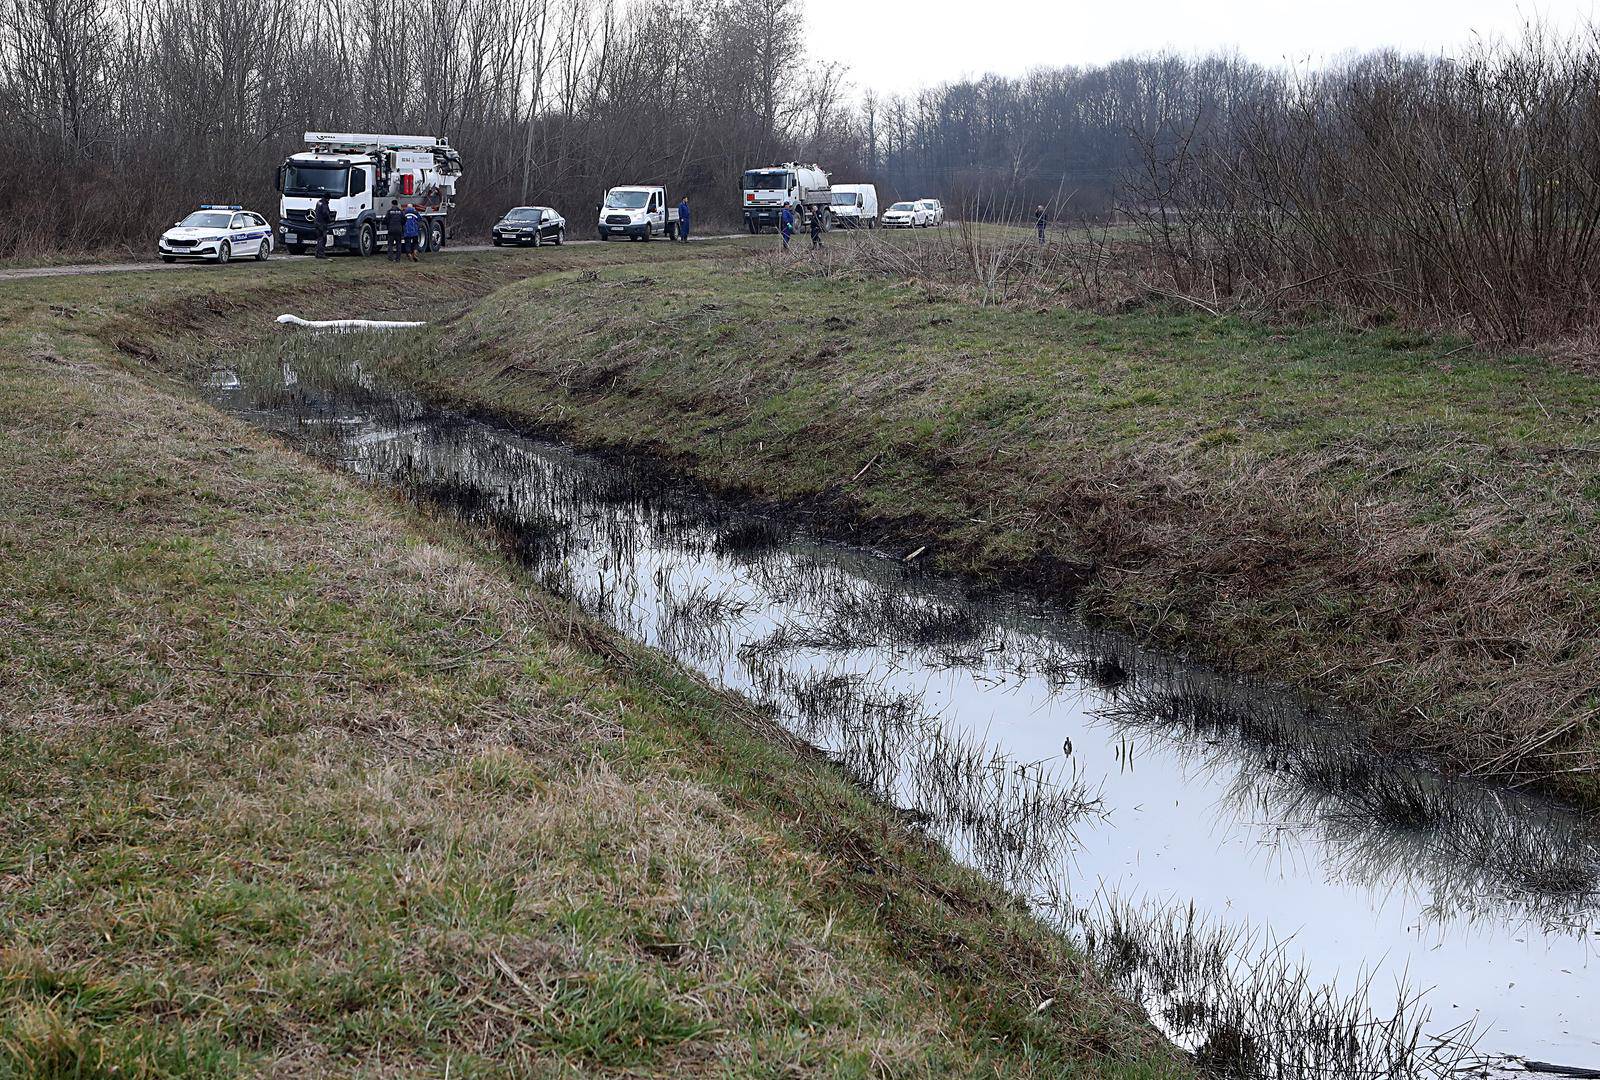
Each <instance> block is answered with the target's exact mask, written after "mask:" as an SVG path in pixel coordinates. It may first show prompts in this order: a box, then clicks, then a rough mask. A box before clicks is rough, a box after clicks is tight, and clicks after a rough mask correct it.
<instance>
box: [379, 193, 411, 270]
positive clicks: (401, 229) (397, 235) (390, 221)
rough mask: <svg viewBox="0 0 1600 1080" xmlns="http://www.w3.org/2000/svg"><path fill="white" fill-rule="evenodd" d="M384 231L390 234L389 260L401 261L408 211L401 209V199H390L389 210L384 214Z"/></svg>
mask: <svg viewBox="0 0 1600 1080" xmlns="http://www.w3.org/2000/svg"><path fill="white" fill-rule="evenodd" d="M383 231H384V232H386V233H388V234H389V261H390V262H399V261H400V248H401V246H402V245H403V244H404V243H405V235H406V212H405V211H404V210H402V209H400V200H399V199H390V200H389V212H388V213H387V214H385V215H383Z"/></svg>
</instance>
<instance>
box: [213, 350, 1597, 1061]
mask: <svg viewBox="0 0 1600 1080" xmlns="http://www.w3.org/2000/svg"><path fill="white" fill-rule="evenodd" d="M405 347H408V345H407V335H386V336H385V337H384V338H383V339H382V340H381V341H376V342H372V341H364V340H361V339H352V338H349V337H338V338H307V337H285V338H282V339H278V340H276V341H275V342H274V344H273V345H272V346H271V347H270V348H267V349H265V350H263V351H262V352H261V353H260V354H257V355H252V356H249V357H244V358H241V362H240V364H239V365H238V367H237V369H236V370H234V369H230V370H228V371H218V372H217V373H215V374H214V376H213V377H212V378H211V379H210V380H208V382H207V383H206V387H207V390H206V392H207V393H209V394H210V395H212V397H213V398H214V400H216V401H217V402H219V403H220V404H222V405H224V406H225V407H227V408H229V409H231V410H233V411H236V412H237V413H239V414H241V415H243V416H245V417H247V418H249V419H250V420H252V421H253V422H255V423H256V424H258V425H260V426H262V427H264V428H267V429H270V430H272V431H275V432H277V433H279V434H281V435H282V436H284V437H286V438H287V439H288V440H290V441H291V442H292V443H294V444H295V445H297V446H300V447H302V448H303V449H305V450H307V451H309V452H310V453H312V454H314V455H316V456H318V457H320V458H323V459H325V460H328V461H331V462H336V463H338V464H339V465H340V466H342V467H343V468H345V469H348V470H349V471H351V472H353V473H355V474H356V475H358V476H361V477H364V478H366V479H368V480H371V481H373V482H376V483H383V484H391V485H398V486H400V487H401V488H403V489H404V490H406V491H407V492H409V493H411V495H412V496H413V497H415V498H417V499H419V500H421V501H425V502H427V503H429V504H431V505H433V506H437V507H442V508H444V509H446V510H448V511H450V512H453V513H455V514H457V515H459V516H460V517H461V518H462V519H463V520H464V521H467V522H470V523H473V524H475V525H478V526H481V527H483V528H485V529H488V530H492V531H493V533H494V534H495V535H496V536H498V537H499V538H500V540H501V541H502V542H503V543H504V545H505V546H506V549H507V551H508V552H509V553H510V554H511V555H512V556H513V557H515V558H516V559H518V560H520V561H521V562H522V563H523V564H525V565H526V566H528V567H530V568H531V569H532V570H534V571H535V572H536V573H537V574H538V575H539V576H540V577H541V578H542V579H543V580H544V581H546V582H547V583H548V584H549V585H551V586H552V587H554V588H555V589H557V590H559V591H560V592H562V593H564V594H565V595H567V596H569V597H571V598H573V599H574V600H575V601H577V602H578V603H579V604H581V605H582V606H583V607H584V608H585V609H587V610H588V611H590V612H592V613H593V614H595V615H597V616H598V617H600V618H602V619H604V620H606V621H607V622H609V623H610V624H612V625H613V626H615V627H617V628H618V629H619V630H621V631H622V632H624V633H626V634H628V635H629V636H631V637H633V638H635V639H637V640H639V641H642V642H645V643H647V644H649V645H651V646H653V647H655V648H658V649H661V650H663V651H664V652H666V653H669V654H670V655H672V656H674V657H676V658H677V659H678V660H680V661H681V662H683V663H685V664H687V665H689V666H691V667H693V668H695V669H696V670H698V671H700V672H702V673H703V674H704V675H706V676H707V677H709V678H710V679H711V680H713V681H715V682H717V683H720V684H722V685H724V686H726V687H730V688H732V689H735V690H737V691H740V692H742V693H744V694H746V695H748V696H750V697H751V698H753V699H755V700H756V701H758V702H760V703H762V704H764V705H765V706H767V707H769V708H770V709H771V710H772V711H773V713H774V715H776V716H777V717H779V718H780V719H781V720H782V721H783V722H784V723H785V724H787V725H788V726H789V727H790V728H791V729H792V730H793V731H795V732H796V733H798V734H800V735H801V736H803V737H804V738H806V739H808V740H809V741H811V742H812V743H813V744H815V745H817V746H819V747H821V748H822V749H824V750H825V751H827V752H829V753H830V754H831V755H833V756H834V757H835V758H836V759H837V760H838V761H839V763H840V765H841V767H842V768H844V769H846V770H848V771H849V772H850V774H851V775H853V776H854V777H856V778H857V779H858V780H859V781H860V782H861V783H862V784H864V785H866V786H867V787H868V788H870V789H871V790H873V791H874V792H876V793H877V794H879V795H880V796H881V797H883V798H884V799H886V800H890V801H892V802H893V803H894V804H895V805H896V806H898V807H899V808H901V809H902V810H903V811H904V813H905V816H906V817H907V818H908V819H909V820H910V821H912V822H913V823H914V824H915V825H916V826H917V827H918V828H921V829H923V830H925V831H927V832H928V833H929V834H930V835H932V836H934V837H936V838H937V839H939V840H940V841H942V842H943V843H944V844H946V845H947V846H948V847H949V848H950V850H951V851H952V852H954V853H955V855H956V856H957V857H958V858H960V859H962V860H964V861H966V862H968V863H970V864H971V865H973V866H975V867H978V868H979V869H981V870H982V871H983V872H985V873H986V874H988V875H990V876H992V877H993V878H994V879H995V880H997V881H999V882H1000V883H1002V884H1003V885H1005V886H1006V887H1007V888H1009V889H1012V890H1014V891H1015V892H1017V893H1018V894H1019V895H1021V896H1022V897H1024V898H1025V899H1027V900H1028V901H1029V902H1030V903H1032V904H1033V905H1034V907H1035V910H1037V911H1039V912H1040V914H1041V915H1042V916H1043V917H1045V918H1047V919H1050V920H1053V921H1054V922H1056V924H1057V925H1059V926H1060V927H1061V928H1062V930H1063V931H1064V932H1067V933H1070V934H1072V935H1073V936H1074V937H1076V938H1077V939H1078V940H1079V941H1081V942H1082V943H1083V944H1084V945H1085V946H1086V948H1087V949H1088V950H1089V952H1090V953H1091V955H1092V956H1093V957H1094V958H1095V959H1096V961H1097V962H1098V963H1099V964H1100V966H1101V967H1102V968H1103V969H1104V970H1105V971H1106V972H1108V973H1109V974H1110V976H1111V977H1112V978H1113V979H1114V980H1115V981H1116V982H1117V983H1118V984H1119V985H1120V986H1122V987H1123V988H1124V989H1125V990H1126V991H1127V992H1128V993H1129V994H1131V995H1133V996H1134V997H1136V998H1137V999H1138V1000H1140V1001H1141V1002H1142V1003H1143V1004H1144V1005H1145V1007H1146V1008H1147V1009H1148V1011H1149V1012H1150V1013H1151V1015H1152V1017H1153V1018H1154V1019H1155V1021H1156V1022H1157V1024H1158V1025H1160V1026H1161V1027H1162V1028H1163V1029H1164V1030H1165V1031H1167V1032H1168V1034H1169V1035H1170V1036H1171V1037H1172V1038H1174V1039H1175V1040H1176V1041H1178V1042H1179V1043H1181V1044H1182V1045H1184V1046H1185V1047H1187V1048H1188V1049H1190V1050H1192V1051H1193V1052H1194V1053H1195V1054H1196V1055H1197V1056H1198V1057H1199V1058H1200V1059H1201V1060H1203V1061H1205V1062H1207V1063H1208V1064H1211V1065H1213V1066H1215V1067H1217V1068H1218V1069H1219V1070H1220V1071H1222V1072H1224V1073H1226V1074H1230V1075H1238V1076H1251V1077H1255V1076H1263V1077H1266V1076H1272V1077H1276V1076H1330V1077H1332V1076H1348V1077H1374V1076H1396V1077H1402V1076H1434V1075H1448V1074H1452V1073H1459V1072H1462V1071H1464V1070H1465V1071H1472V1072H1474V1073H1476V1072H1479V1071H1481V1070H1483V1069H1484V1068H1486V1067H1487V1065H1488V1063H1489V1062H1490V1061H1492V1060H1494V1059H1497V1058H1499V1057H1501V1056H1503V1055H1526V1056H1528V1057H1532V1058H1539V1059H1544V1060H1553V1061H1560V1062H1564V1063H1568V1064H1578V1065H1588V1066H1593V1067H1600V983H1597V980H1600V967H1597V966H1596V965H1595V963H1594V957H1595V953H1596V950H1597V947H1600V842H1597V838H1596V835H1595V833H1594V832H1593V831H1591V829H1590V828H1589V827H1588V826H1587V825H1586V824H1585V823H1584V822H1583V821H1581V820H1580V819H1579V818H1578V817H1577V816H1575V815H1574V814H1572V813H1569V812H1568V811H1566V810H1565V809H1563V808H1562V807H1560V806H1557V805H1554V804H1551V803H1549V802H1546V801H1543V800H1540V799H1537V798H1533V797H1529V796H1526V795H1520V794H1516V793H1512V792H1507V791H1504V790H1499V789H1494V788H1489V787H1485V786H1481V785H1476V784H1469V783H1464V782H1459V781H1452V780H1448V779H1444V778H1442V777H1440V776H1438V775H1436V774H1434V773H1432V772H1430V771H1429V770H1428V769H1427V768H1425V767H1423V766H1422V765H1421V764H1419V763H1416V762H1407V761H1403V760H1397V759H1395V758H1393V757H1384V756H1380V755H1377V754H1373V753H1370V752H1368V751H1367V750H1365V749H1364V748H1363V747H1362V746H1361V745H1359V743H1358V741H1357V740H1356V738H1355V737H1354V736H1353V734H1352V732H1351V729H1349V728H1348V727H1346V726H1344V725H1341V724H1340V723H1338V722H1337V721H1336V720H1335V719H1332V718H1329V717H1327V716H1323V715H1319V714H1318V713H1317V712H1316V711H1314V710H1313V709H1312V708H1310V707H1309V706H1308V705H1307V704H1306V703H1304V702H1302V701H1299V700H1296V699H1295V698H1293V697H1290V696H1286V695H1283V694H1277V693H1273V692H1271V691H1268V690H1264V689H1262V688H1260V687H1254V686H1249V685H1245V684H1243V683H1241V682H1239V681H1237V680H1234V679H1230V678H1225V677H1222V676H1220V675H1218V674H1216V673H1214V672H1211V671H1208V670H1206V669H1204V668H1201V667H1197V666H1195V665H1192V664H1188V663H1185V662H1183V661H1182V660H1180V659H1178V658H1175V657H1170V656H1164V655H1161V654H1158V653H1153V652H1151V651H1149V650H1145V649H1141V648H1137V647H1134V646H1133V645H1131V644H1130V643H1128V642H1127V641H1125V640H1122V639H1120V638H1118V637H1116V636H1114V635H1109V634H1105V633H1099V632H1096V631H1095V630H1094V629H1092V628H1090V627H1088V626H1086V625H1084V624H1083V623H1082V622H1081V621H1080V620H1078V619H1077V618H1075V617H1074V616H1073V615H1072V614H1071V613H1069V612H1066V611H1062V610H1059V609H1055V608H1052V607H1051V606H1049V605H1045V604H1041V603H1037V602H1035V601H1033V600H1031V599H1029V598H1027V597H1024V596H1009V597H1004V598H1000V599H996V598H993V597H990V598H987V599H974V598H972V597H969V596H967V595H964V594H963V592H962V591H961V589H960V588H959V586H958V585H957V584H955V583H952V582H949V581H946V580H941V579H936V578H933V577H931V576H927V575H922V574H918V573H915V572H913V571H911V570H909V569H908V568H907V567H905V566H904V565H903V564H902V563H900V562H899V561H897V560H893V559H889V558H885V557H880V556H878V555H875V554H873V553H870V552H865V551H860V550H854V549H850V548H846V547H841V546H838V545H832V544H827V543H822V542H819V541H817V540H815V539H813V538H810V537H807V536H806V535H804V533H803V532H802V531H797V530H795V529H793V528H791V527H788V526H780V525H779V524H777V523H775V522H773V521H770V520H767V519H764V518H761V517H756V516H751V515H747V514H743V513H739V512H735V511H732V510H730V509H728V508H727V507H725V506H722V505H719V504H717V503H715V502H713V501H711V500H708V499H705V498H703V497H700V496H699V495H697V494H696V493H694V492H691V491H685V490H681V489H678V488H676V487H674V486H672V485H670V484H665V483H663V482H662V481H660V480H659V479H658V478H655V477H653V476H652V475H650V474H649V473H647V472H643V471H639V470H637V469H635V468H632V467H629V466H627V465H624V464H619V463H617V462H615V461H608V460H604V459H600V458H597V457H593V456H586V455H582V454H577V453H574V452H572V451H570V450H567V449H565V448H562V447H560V446H555V445H551V444H549V443H545V442H540V441H536V440H530V439H527V438H523V437H520V436H518V435H516V434H514V433H512V432H510V431H508V430H505V429H503V428H500V427H497V426H495V425H493V424H487V423H482V422H478V421H474V420H468V419H464V418H461V417H457V416H452V415H448V414H444V413H441V412H439V411H437V410H433V409H429V408H426V407H423V406H421V405H419V404H417V403H416V402H414V401H411V400H409V399H407V398H406V397H405V396H403V395H398V394H392V393H389V392H387V391H386V390H384V389H383V388H382V387H380V386H378V385H376V384H375V383H374V381H373V380H372V379H370V378H369V377H366V376H364V375H363V374H361V370H362V369H361V365H360V363H359V361H360V359H361V355H362V353H363V352H364V351H365V350H368V349H380V348H381V349H394V348H405Z"/></svg>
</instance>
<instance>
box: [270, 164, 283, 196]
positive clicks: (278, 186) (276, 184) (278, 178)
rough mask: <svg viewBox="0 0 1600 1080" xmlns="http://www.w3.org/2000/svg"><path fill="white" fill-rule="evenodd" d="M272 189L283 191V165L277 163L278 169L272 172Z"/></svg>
mask: <svg viewBox="0 0 1600 1080" xmlns="http://www.w3.org/2000/svg"><path fill="white" fill-rule="evenodd" d="M272 190H273V191H278V192H281V191H283V166H282V165H279V166H278V170H277V171H276V172H274V173H273V174H272Z"/></svg>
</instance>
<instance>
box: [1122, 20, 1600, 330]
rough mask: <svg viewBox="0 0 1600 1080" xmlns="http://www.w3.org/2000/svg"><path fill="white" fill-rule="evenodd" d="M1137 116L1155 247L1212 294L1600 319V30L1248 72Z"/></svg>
mask: <svg viewBox="0 0 1600 1080" xmlns="http://www.w3.org/2000/svg"><path fill="white" fill-rule="evenodd" d="M1239 76H1240V79H1241V83H1240V84H1236V87H1235V89H1236V90H1237V91H1238V92H1237V93H1235V94H1233V95H1231V96H1230V98H1229V104H1228V106H1227V107H1224V108H1216V109H1210V110H1205V109H1198V110H1197V109H1195V108H1193V107H1192V106H1191V107H1190V108H1189V109H1188V110H1187V111H1176V110H1175V111H1173V112H1170V113H1169V114H1167V115H1165V116H1163V117H1161V119H1160V122H1159V123H1157V124H1155V125H1151V126H1149V127H1147V128H1145V129H1144V130H1142V131H1141V132H1140V133H1139V135H1138V145H1139V154H1138V156H1137V158H1136V162H1137V164H1136V167H1135V168H1134V170H1133V172H1132V174H1131V175H1130V177H1129V180H1128V182H1127V184H1126V186H1125V187H1124V189H1123V200H1124V203H1125V205H1127V206H1128V207H1129V208H1130V209H1131V210H1132V211H1133V212H1134V213H1135V214H1136V215H1137V217H1138V218H1139V220H1140V221H1141V223H1142V224H1143V225H1144V226H1145V231H1146V233H1147V235H1148V237H1149V239H1150V240H1151V250H1152V265H1153V268H1154V269H1155V271H1156V272H1157V273H1158V274H1159V275H1161V276H1162V277H1163V278H1164V279H1165V281H1166V282H1167V284H1168V285H1169V286H1170V288H1171V289H1173V290H1174V291H1175V292H1177V293H1178V294H1180V295H1183V296H1186V297H1188V298H1190V299H1192V300H1193V301H1194V302H1196V303H1199V304H1201V305H1203V306H1210V307H1215V308H1217V309H1219V310H1220V309H1223V308H1230V309H1237V308H1239V307H1245V308H1251V309H1261V308H1267V307H1279V308H1281V307H1284V306H1294V305H1308V304H1309V305H1318V306H1327V305H1342V306H1348V307H1350V308H1353V309H1355V310H1359V311H1362V312H1366V313H1374V312H1377V313H1385V312H1389V313H1394V314H1396V315H1399V316H1404V317H1411V318H1417V317H1420V318H1422V319H1425V320H1427V321H1429V322H1434V323H1445V324H1453V325H1457V326H1459V327H1461V328H1462V329H1464V330H1466V331H1468V332H1470V333H1472V334H1474V335H1476V336H1478V337H1480V338H1488V339H1494V340H1500V341H1522V340H1526V339H1528V338H1530V337H1534V336H1546V335H1552V334H1554V335H1560V334H1564V333H1569V332H1572V331H1574V330H1578V329H1581V328H1583V327H1586V326H1588V325H1590V324H1592V322H1593V320H1594V317H1595V314H1596V311H1595V300H1596V293H1597V286H1600V33H1597V32H1596V31H1595V30H1594V29H1590V30H1588V31H1585V32H1583V33H1581V34H1578V35H1575V36H1564V37H1555V36H1552V35H1550V34H1548V33H1546V32H1545V31H1543V30H1541V29H1539V28H1538V27H1536V26H1535V27H1529V28H1528V29H1527V31H1526V32H1525V34H1524V36H1522V37H1521V38H1520V39H1519V40H1517V41H1515V42H1511V43H1499V44H1484V45H1479V46H1476V47H1474V48H1472V49H1471V50H1469V51H1468V52H1467V53H1466V54H1465V55H1461V56H1457V57H1454V58H1448V59H1447V58H1420V57H1407V56H1399V55H1394V54H1378V55H1371V56H1365V57H1361V58H1359V59H1355V60H1352V61H1349V62H1347V63H1344V64H1341V65H1339V66H1336V67H1332V68H1328V69H1323V70H1319V71H1315V72H1310V73H1305V74H1303V75H1296V74H1295V73H1293V72H1286V71H1276V72H1269V73H1265V74H1264V75H1263V73H1259V72H1249V71H1244V72H1240V73H1239Z"/></svg>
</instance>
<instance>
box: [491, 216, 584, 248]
mask: <svg viewBox="0 0 1600 1080" xmlns="http://www.w3.org/2000/svg"><path fill="white" fill-rule="evenodd" d="M493 237H494V243H495V246H496V247H499V246H500V245H501V244H532V245H533V246H534V247H538V246H539V245H540V244H561V243H565V242H566V239H567V219H566V218H564V217H562V216H561V215H560V214H558V213H556V212H555V211H554V210H552V209H550V208H549V207H548V206H518V207H514V208H512V209H511V210H508V211H506V216H505V217H503V218H501V219H500V220H499V221H497V222H495V225H494V230H493Z"/></svg>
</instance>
